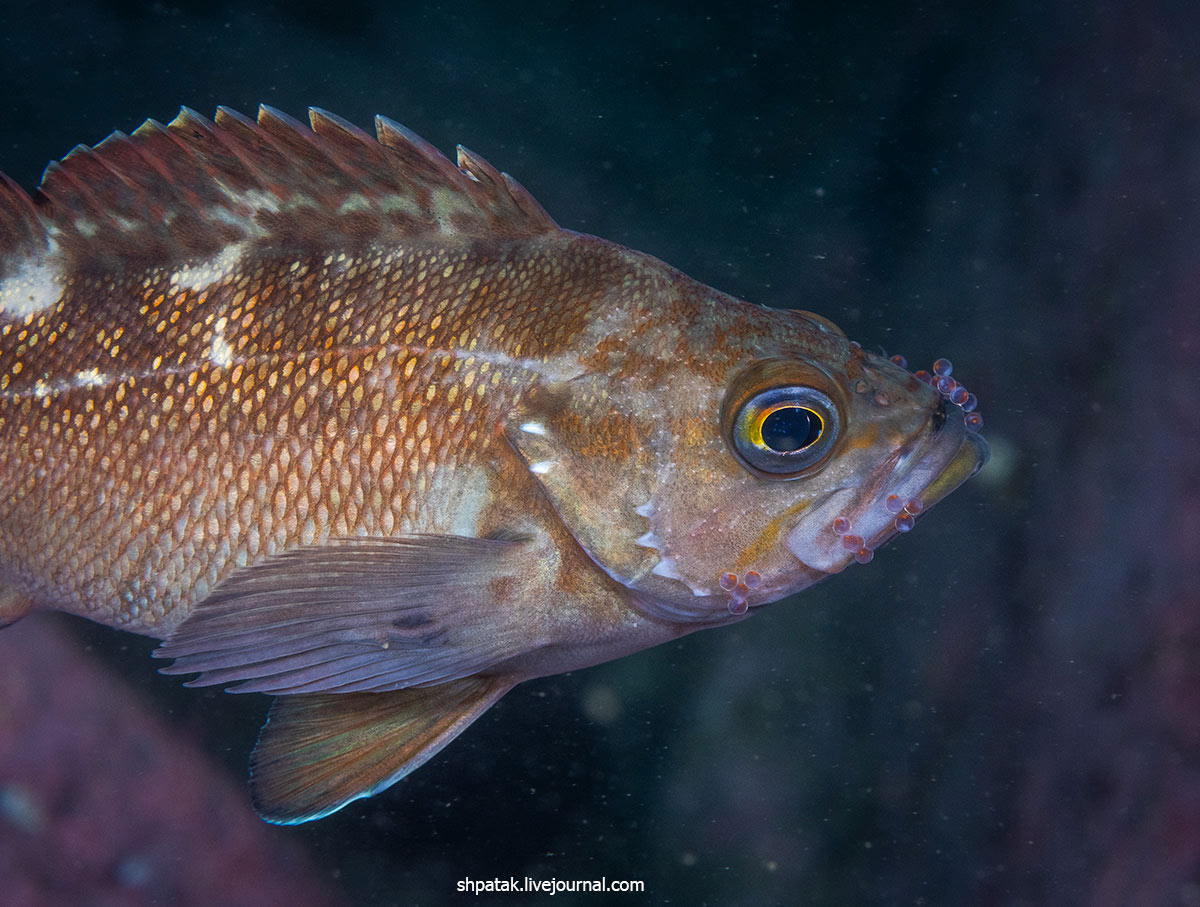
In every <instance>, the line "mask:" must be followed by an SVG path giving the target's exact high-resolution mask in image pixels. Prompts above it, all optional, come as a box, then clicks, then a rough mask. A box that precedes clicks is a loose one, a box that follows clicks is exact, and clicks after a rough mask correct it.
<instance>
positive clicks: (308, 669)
mask: <svg viewBox="0 0 1200 907" xmlns="http://www.w3.org/2000/svg"><path fill="white" fill-rule="evenodd" d="M948 369H949V366H948V363H947V365H946V367H945V372H946V374H948V373H949V372H948ZM947 386H949V385H947ZM957 387H958V385H957V384H955V388H953V389H956V388H957ZM953 389H952V390H953ZM959 398H963V399H965V395H964V394H961V393H960V394H958V397H956V398H952V397H951V395H950V394H939V392H938V391H937V390H935V389H934V388H933V387H931V386H929V385H928V384H927V383H924V382H923V381H921V380H918V378H916V377H914V376H913V375H912V374H910V373H909V372H907V371H906V370H905V369H904V368H902V367H901V366H900V365H898V364H896V363H894V362H891V361H888V360H886V359H883V358H881V357H877V356H873V355H871V354H869V353H866V352H864V351H863V350H862V349H861V348H859V347H858V346H857V345H856V344H853V343H850V342H848V341H847V340H846V338H845V337H844V336H843V335H842V334H841V332H840V331H838V330H837V328H835V327H834V326H833V325H832V324H831V323H830V322H828V321H827V320H825V319H824V318H822V317H821V316H816V315H811V314H809V313H806V312H801V311H782V310H769V309H763V308H760V307H757V306H752V305H749V304H747V303H744V302H741V301H739V300H735V299H732V298H731V297H728V296H726V295H724V294H722V293H719V292H718V291H715V290H712V289H710V288H708V287H704V286H702V285H700V284H698V283H696V282H695V281H692V280H690V279H689V278H687V277H686V276H684V275H683V274H680V273H679V272H677V271H675V270H673V269H671V268H669V267H668V266H666V265H664V264H663V263H661V262H659V261H657V260H655V259H653V258H650V257H649V256H646V255H642V254H640V253H637V252H633V251H630V250H628V249H624V248H622V247H620V246H616V245H614V244H612V243H608V242H606V241H604V240H601V239H597V238H595V237H589V236H584V235H580V234H576V233H572V232H569V231H566V230H562V229H560V228H559V227H557V226H556V225H555V223H554V222H553V221H552V220H551V219H550V218H549V217H548V216H547V215H546V213H545V212H544V211H543V210H542V209H541V207H540V206H539V205H538V204H537V202H536V201H534V200H533V198H532V197H531V196H530V195H529V193H527V192H526V191H525V190H524V189H523V188H522V187H521V186H520V185H519V184H518V183H516V182H515V181H514V180H513V179H512V178H511V177H509V176H507V175H505V174H502V173H500V172H498V171H496V170H495V169H493V168H492V167H491V166H490V165H489V164H487V163H486V162H485V161H483V160H482V159H481V158H479V157H477V156H475V155H474V154H472V153H471V152H468V151H466V150H465V149H461V148H460V149H459V155H458V161H457V165H455V164H454V163H451V162H450V161H449V160H447V159H446V158H444V157H442V156H441V155H440V154H439V153H438V152H436V151H435V150H434V149H432V148H431V147H430V146H429V145H428V144H427V143H425V142H424V141H423V140H421V139H420V138H419V137H417V136H415V135H413V134H412V133H409V132H408V131H407V130H405V129H403V127H400V126H398V125H397V124H395V123H392V122H390V121H388V120H385V119H382V118H380V119H379V120H377V123H376V136H375V137H372V136H369V135H367V134H366V133H364V132H362V131H361V130H359V129H357V128H356V127H354V126H352V125H350V124H348V123H345V122H344V121H342V120H340V119H338V118H337V117H335V116H333V115H332V114H328V113H325V112H322V111H315V110H314V111H312V112H311V113H310V126H304V125H301V124H300V123H297V122H296V121H294V120H291V119H290V118H288V117H287V116H285V115H284V114H282V113H279V112H278V111H274V110H271V109H269V108H262V109H261V110H260V112H259V116H258V119H257V120H256V121H252V120H249V119H247V118H245V117H242V116H241V115H240V114H237V113H235V112H233V111H230V110H227V109H225V108H221V109H219V110H218V112H217V116H216V118H215V120H214V121H208V120H206V119H205V118H203V117H201V116H199V115H198V114H196V113H194V112H192V111H189V110H186V109H185V110H184V111H182V112H181V113H180V115H179V116H178V117H177V118H176V119H175V120H174V121H172V122H171V123H170V124H168V125H166V126H163V125H160V124H158V123H155V122H153V121H149V122H147V123H146V124H145V125H143V126H142V127H140V128H139V129H138V130H136V131H135V132H134V133H133V134H132V135H131V136H125V135H122V134H114V135H113V136H111V137H110V138H108V139H106V140H105V141H104V142H102V143H100V144H99V145H98V146H96V147H95V148H94V149H89V148H84V147H80V148H77V149H76V150H75V151H73V152H72V153H71V154H70V155H68V156H67V157H66V158H65V159H64V160H63V161H62V162H61V163H59V164H54V165H51V167H49V168H48V169H47V174H46V177H45V180H44V182H43V185H42V187H41V188H40V189H39V191H38V193H36V194H35V196H34V197H33V198H30V197H29V196H26V195H25V193H23V192H22V191H21V190H20V189H19V188H18V187H16V186H15V185H13V184H12V183H11V182H9V181H7V180H0V482H2V483H3V485H4V487H5V489H6V490H7V491H8V496H9V506H8V507H7V508H5V509H4V510H3V511H0V620H3V621H7V620H12V619H15V618H16V617H19V616H20V615H21V614H22V613H24V612H25V611H26V610H28V609H29V608H31V607H32V608H54V609H60V610H65V611H69V612H73V613H76V614H81V615H85V616H88V617H90V618H92V619H94V620H98V621H101V622H103V623H106V624H109V625H112V626H114V627H120V628H124V629H129V630H133V631H136V632H141V633H147V634H151V635H154V636H156V637H158V638H161V639H164V640H165V642H164V645H163V646H162V648H161V649H160V650H159V653H158V654H160V655H162V656H163V657H167V658H171V659H173V663H172V664H171V665H170V666H168V667H167V668H165V669H164V670H165V671H166V672H168V673H180V674H198V675H199V676H198V677H197V678H196V679H195V680H193V681H192V682H193V683H199V684H205V683H216V684H222V685H226V686H228V687H230V688H231V689H235V690H241V691H258V692H267V693H272V694H275V695H277V696H278V697H279V698H278V699H277V700H276V704H275V706H274V710H273V712H272V721H271V722H270V723H269V725H268V727H267V729H266V731H265V732H264V734H263V736H262V738H261V739H260V741H259V745H258V748H257V750H256V753H255V757H254V763H253V768H254V775H253V789H254V796H255V800H256V803H257V805H258V807H259V809H260V811H261V812H262V814H263V815H264V817H266V818H268V819H270V820H271V821H277V822H298V821H305V820H308V819H312V818H317V817H320V816H322V815H326V814H327V813H329V812H331V811H333V810H335V809H338V808H340V807H341V806H343V805H345V804H346V803H347V802H349V801H351V800H353V799H355V798H357V797H361V796H367V795H370V794H371V793H374V792H376V791H378V790H381V789H382V788H384V787H386V786H387V785H388V784H390V783H392V782H394V781H395V780H396V779H397V778H399V777H401V776H402V775H403V774H405V773H407V772H409V771H411V770H413V769H414V768H416V767H417V766H418V765H420V764H421V763H422V762H424V761H425V760H427V759H428V758H430V757H431V756H432V755H433V754H434V753H436V752H437V751H438V750H439V749H440V748H441V747H442V746H444V745H445V744H446V743H447V742H449V740H451V739H453V737H454V736H455V735H457V734H458V733H459V732H460V731H461V730H462V729H463V728H465V727H466V725H467V724H469V723H470V721H471V720H473V719H474V718H475V717H476V716H477V715H478V714H480V713H481V712H482V711H483V710H485V709H486V708H487V707H488V706H489V705H490V704H491V703H493V702H495V701H496V699H498V698H499V697H500V696H502V695H503V694H504V692H505V691H506V690H507V689H509V688H510V687H511V686H512V685H513V684H515V683H518V682H520V681H521V680H524V679H527V678H529V677H535V676H540V675H544V674H549V673H555V672H558V671H565V670H571V669H573V668H578V667H583V666H586V665H589V664H594V663H596V662H599V661H603V660H606V659H610V658H614V657H618V656H620V655H624V654H627V653H629V652H633V651H636V650H638V649H641V648H645V647H646V646H650V645H654V644H656V643H659V642H662V641H665V640H668V639H673V638H676V637H678V636H680V635H682V634H685V633H688V632H691V631H693V630H696V629H701V628H704V627H711V626H719V625H722V624H727V623H730V622H733V621H736V620H739V619H742V618H743V617H744V616H746V615H747V614H749V613H753V612H754V611H755V610H757V609H758V608H759V607H760V606H762V605H764V604H766V603H768V602H771V601H774V600H777V599H779V598H781V597H783V596H785V595H787V594H790V593H792V592H795V591H798V590H799V589H802V588H804V587H806V586H808V585H811V584H812V583H813V582H816V581H817V580H819V579H821V578H823V577H824V576H827V575H829V574H831V573H836V572H838V571H840V570H841V569H843V568H844V567H845V566H846V565H847V564H849V563H851V562H854V561H855V560H857V561H859V562H865V561H866V560H869V559H870V556H871V554H872V553H873V551H874V550H875V549H876V548H878V547H879V546H880V545H882V544H884V543H885V542H886V541H887V540H888V539H890V538H891V537H892V536H894V535H895V534H896V533H897V532H898V531H907V530H908V529H910V528H912V522H913V518H914V517H915V515H916V514H917V513H919V512H922V511H923V510H927V509H928V508H929V506H931V505H932V504H934V503H936V502H937V501H938V500H940V498H942V497H944V496H945V495H946V494H948V493H949V492H950V491H952V490H953V489H954V488H955V487H957V486H958V485H959V484H960V483H961V482H962V481H964V480H965V479H966V478H968V477H969V476H970V475H971V474H972V473H973V472H974V471H975V470H977V469H978V467H979V466H980V465H981V464H982V462H983V460H984V459H985V458H986V445H985V444H984V442H983V441H982V439H981V438H979V436H978V434H976V433H974V432H969V431H968V430H967V426H966V423H965V421H964V418H963V413H962V411H961V409H960V408H959V407H958V406H957V405H955V404H956V403H957V401H958V399H959ZM971 406H972V407H973V406H974V403H973V398H972V403H971ZM746 426H751V427H750V428H746ZM896 500H900V501H905V502H908V503H907V505H906V508H905V509H904V511H903V513H901V514H900V515H899V516H898V515H897V513H896V511H895V509H894V507H893V508H892V509H890V510H889V508H888V506H885V502H886V501H896ZM902 518H903V519H902ZM900 522H904V525H899V523H900ZM847 539H853V541H854V542H855V544H854V545H848V543H847V541H846V540H847ZM851 549H853V550H851Z"/></svg>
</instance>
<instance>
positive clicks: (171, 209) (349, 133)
mask: <svg viewBox="0 0 1200 907" xmlns="http://www.w3.org/2000/svg"><path fill="white" fill-rule="evenodd" d="M309 122H310V126H305V125H303V124H301V123H299V122H297V121H296V120H293V119H292V118H290V117H288V116H287V115H285V114H283V113H281V112H279V111H277V110H273V109H272V108H270V107H266V106H263V107H260V108H259V111H258V119H257V120H256V121H255V120H250V119H248V118H246V117H244V116H242V115H241V114H239V113H236V112H234V111H232V110H229V109H227V108H224V107H221V108H218V110H217V114H216V117H215V119H214V120H211V121H210V120H207V119H205V118H204V117H202V116H201V115H200V114H198V113H196V112H195V111H193V110H189V109H187V108H186V107H185V108H183V109H182V110H181V111H180V113H179V115H178V116H177V117H176V118H175V119H174V120H172V121H171V122H170V123H169V124H167V125H166V126H163V125H161V124H160V123H157V122H155V121H154V120H147V121H146V122H145V123H144V124H142V126H140V127H139V128H138V129H137V130H135V131H134V132H133V134H132V135H125V134H123V133H120V132H115V133H113V134H112V135H110V136H109V137H108V138H106V139H105V140H104V141H102V142H100V143H99V144H98V145H96V146H95V147H94V148H88V147H85V146H79V147H77V148H75V149H74V150H73V151H72V152H71V153H70V154H68V155H67V156H66V157H65V158H63V160H62V161H61V162H59V163H52V164H50V166H49V167H47V168H46V173H45V175H44V177H43V179H42V185H41V187H40V188H39V190H38V192H37V193H36V194H35V195H34V197H33V198H32V200H31V199H30V197H29V196H28V195H26V194H25V193H24V192H22V191H21V189H20V188H19V187H17V186H16V185H14V184H13V183H12V182H11V181H9V180H7V179H6V178H0V269H2V268H3V267H4V262H3V259H4V258H5V257H6V256H7V255H10V254H11V253H13V252H16V253H17V254H18V255H22V254H24V255H30V256H37V255H40V254H43V253H44V252H45V251H47V250H55V251H58V252H61V253H63V254H66V255H67V256H68V257H69V258H70V260H71V262H72V264H73V265H75V266H76V267H77V268H80V269H82V270H85V271H91V270H97V269H102V270H112V269H114V268H127V267H137V266H143V265H146V264H150V263H152V264H154V265H159V266H165V265H170V264H173V263H177V262H179V261H184V260H188V259H195V258H203V257H206V256H210V255H212V254H214V253H216V252H217V251H219V250H221V249H223V248H224V247H226V246H227V245H229V244H230V243H237V242H247V243H250V244H253V245H255V246H258V247H261V248H265V249H268V250H269V249H287V250H289V251H293V250H300V251H304V250H310V249H318V250H324V251H328V250H331V249H334V248H342V249H350V248H359V247H362V246H365V245H380V246H387V245H388V244H390V243H394V242H398V241H401V240H404V239H412V238H414V237H420V236H426V235H427V236H430V237H434V236H436V237H438V238H439V239H441V240H442V241H446V240H447V239H449V238H450V237H453V236H458V237H463V238H500V239H513V238H521V237H528V236H536V235H540V234H543V233H546V232H550V231H553V230H556V229H557V226H556V225H555V223H554V221H553V220H551V219H550V217H549V216H548V215H547V214H546V212H545V211H543V210H542V208H541V206H539V205H538V203H537V202H536V201H534V200H533V198H532V196H530V195H529V193H528V192H526V191H525V189H524V188H522V187H521V186H520V184H518V183H517V182H516V181H515V180H513V179H512V178H511V177H509V176H508V175H506V174H502V173H499V172H498V171H496V170H495V169H494V168H492V167H491V166H490V165H489V164H488V163H487V162H486V161H484V160H482V159H481V158H479V157H476V156H475V155H473V154H471V153H470V152H469V151H467V150H466V149H463V148H459V150H458V165H457V166H455V165H454V164H453V163H451V162H450V161H449V160H448V159H447V158H445V157H444V156H443V155H442V154H441V153H439V152H438V151H437V150H436V149H435V148H433V146H431V145H430V144H429V143H427V142H425V141H424V140H422V139H420V138H418V137H417V136H415V135H414V134H412V133H411V132H409V131H408V130H406V129H404V128H403V127H401V126H398V125H396V124H395V123H392V122H391V121H390V120H387V119H384V118H382V117H379V118H377V119H376V133H377V136H376V137H372V136H370V135H368V134H367V133H366V132H364V131H362V130H361V129H358V128H357V127H355V126H353V125H351V124H350V123H347V122H346V121H344V120H342V119H340V118H339V117H336V116H334V115H333V114H331V113H327V112H325V111H323V110H318V109H315V108H314V109H311V110H310V111H309ZM2 276H3V274H0V277H2Z"/></svg>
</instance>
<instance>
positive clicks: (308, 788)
mask: <svg viewBox="0 0 1200 907" xmlns="http://www.w3.org/2000/svg"><path fill="white" fill-rule="evenodd" d="M512 685H513V683H512V680H511V679H507V678H503V677H479V676H474V677H463V678H460V679H458V680H452V681H449V682H447V683H441V684H438V685H436V686H431V687H417V688H413V689H407V690H397V691H395V692H391V693H350V694H345V695H314V696H285V697H280V698H279V699H276V700H275V704H274V705H273V706H272V707H271V714H270V716H269V717H268V719H267V723H266V725H265V726H264V727H263V731H262V734H261V735H260V736H259V738H258V745H257V746H256V747H255V748H254V755H253V756H251V759H250V786H251V790H252V792H253V796H254V805H255V808H257V810H258V812H259V815H261V816H262V817H263V818H264V819H266V820H267V821H268V822H274V823H276V824H279V825H295V824H299V823H301V822H308V821H311V820H313V819H319V818H321V817H322V816H327V815H329V814H330V813H332V812H335V811H337V810H339V809H341V808H342V807H343V806H345V805H346V804H347V803H349V802H351V801H352V800H357V799H359V798H360V797H370V796H372V795H374V794H377V793H379V792H380V791H381V790H383V789H384V788H387V787H389V786H390V785H392V784H394V783H395V782H396V781H398V780H399V779H400V778H402V777H403V776H404V775H406V774H408V773H409V772H411V771H412V770H413V769H415V768H417V767H418V766H420V765H422V764H423V763H424V762H425V761H426V760H428V759H429V758H430V757H432V756H433V755H434V754H435V753H437V752H438V751H439V750H440V749H441V748H442V747H444V746H445V745H446V744H447V743H449V742H450V741H451V740H453V739H454V738H455V737H457V736H458V735H459V734H460V733H462V731H463V730H464V729H465V728H466V727H467V725H469V724H470V723H471V722H472V721H474V720H475V719H476V718H478V717H479V716H480V715H481V714H483V712H485V711H486V710H487V709H488V707H489V706H491V705H492V704H493V703H495V702H496V700H497V699H499V698H500V697H501V696H503V695H504V694H505V693H506V692H508V690H509V689H511V688H512Z"/></svg>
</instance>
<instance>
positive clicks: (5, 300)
mask: <svg viewBox="0 0 1200 907" xmlns="http://www.w3.org/2000/svg"><path fill="white" fill-rule="evenodd" d="M5 270H6V271H7V272H8V276H6V277H4V278H3V279H0V314H3V315H7V316H8V317H10V318H27V317H28V316H30V315H33V314H36V313H37V312H41V311H44V310H45V309H49V308H52V307H53V306H55V305H57V304H58V301H59V300H60V299H62V294H63V284H62V263H61V261H60V260H59V258H58V256H57V255H56V254H55V250H54V248H53V246H52V247H51V248H50V249H49V251H47V252H46V254H44V255H38V256H25V257H23V258H22V259H21V260H20V262H19V263H18V264H17V267H16V269H15V270H10V269H8V268H6V269H5Z"/></svg>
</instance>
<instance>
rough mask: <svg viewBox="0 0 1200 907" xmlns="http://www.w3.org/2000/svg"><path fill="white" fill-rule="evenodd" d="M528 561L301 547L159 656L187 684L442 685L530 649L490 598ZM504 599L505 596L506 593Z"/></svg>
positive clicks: (475, 542)
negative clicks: (170, 661) (190, 677)
mask: <svg viewBox="0 0 1200 907" xmlns="http://www.w3.org/2000/svg"><path fill="white" fill-rule="evenodd" d="M530 556H532V555H531V553H530V552H529V550H528V547H527V545H526V543H525V541H524V540H519V539H483V538H461V537H456V536H432V535H424V536H408V537H402V538H352V539H339V540H334V541H331V542H330V543H328V544H325V545H321V546H316V547H304V548H296V549H292V550H290V551H287V552H284V553H282V554H278V555H275V556H273V557H269V558H267V559H266V560H265V561H262V562H261V563H258V564H255V565H253V566H251V567H248V568H245V569H243V570H239V571H237V572H236V573H235V574H234V575H233V576H232V577H230V578H229V579H228V580H226V581H224V582H222V583H221V584H220V585H218V586H217V588H216V589H215V590H214V592H213V594H212V595H210V596H209V597H208V598H207V599H205V600H204V601H203V602H201V603H200V604H199V605H197V606H196V608H195V609H194V610H193V611H192V613H191V614H189V615H188V617H187V619H186V620H184V622H183V623H182V624H180V625H179V627H178V628H176V630H175V632H174V633H173V634H172V635H171V636H170V637H169V638H168V639H167V640H166V642H164V643H163V645H162V646H160V647H159V648H158V649H157V650H156V651H155V653H154V654H155V655H156V656H158V657H160V658H173V659H175V662H174V664H172V665H170V666H168V667H165V668H163V669H162V672H163V673H164V674H190V673H193V672H198V673H199V674H200V676H199V677H198V678H197V679H195V680H193V681H191V682H190V683H189V684H188V685H189V686H207V685H211V684H232V686H231V687H230V690H231V691H233V692H241V693H248V692H259V693H273V694H284V693H335V692H336V693H351V692H354V693H362V692H372V693H377V692H382V691H386V690H399V689H403V688H405V687H411V686H416V685H426V686H427V685H430V684H436V683H444V682H445V681H448V680H454V679H456V678H459V677H466V676H467V675H470V674H475V673H478V672H480V671H482V670H485V669H487V668H488V667H491V666H493V665H495V664H497V663H499V662H501V661H503V660H505V659H507V658H510V657H512V656H515V655H518V654H520V653H521V652H523V651H526V650H527V649H528V648H530V647H531V646H533V645H535V644H536V643H534V642H531V641H530V640H529V639H528V635H529V634H528V633H526V632H523V631H522V628H521V627H520V626H519V623H518V622H517V621H515V620H513V614H514V611H513V609H511V608H504V607H501V605H502V604H503V602H498V600H497V595H501V594H503V593H499V592H495V591H493V590H495V589H499V588H501V587H503V588H505V589H509V590H512V589H514V588H515V589H519V588H520V587H519V584H516V583H513V582H510V581H509V580H511V579H512V578H513V577H515V576H519V575H521V574H522V565H523V564H524V563H526V558H527V557H530ZM508 594H510V595H511V594H512V592H511V591H510V592H509V593H508Z"/></svg>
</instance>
